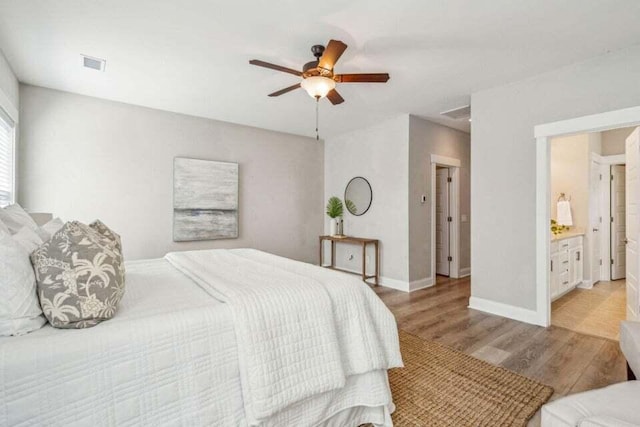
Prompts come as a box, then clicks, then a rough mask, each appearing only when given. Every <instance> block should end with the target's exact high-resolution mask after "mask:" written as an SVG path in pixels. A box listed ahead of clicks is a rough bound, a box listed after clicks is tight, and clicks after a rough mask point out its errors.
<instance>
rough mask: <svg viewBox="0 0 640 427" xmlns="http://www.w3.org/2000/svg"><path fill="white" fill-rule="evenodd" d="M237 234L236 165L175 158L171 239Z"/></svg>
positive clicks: (183, 240)
mask: <svg viewBox="0 0 640 427" xmlns="http://www.w3.org/2000/svg"><path fill="white" fill-rule="evenodd" d="M237 237H238V164H237V163H228V162H217V161H212V160H199V159H188V158H185V157H176V158H175V159H174V161H173V240H174V241H175V242H188V241H195V240H214V239H235V238H237Z"/></svg>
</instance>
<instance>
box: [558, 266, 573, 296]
mask: <svg viewBox="0 0 640 427" xmlns="http://www.w3.org/2000/svg"><path fill="white" fill-rule="evenodd" d="M558 282H559V286H560V291H561V292H564V291H565V290H566V289H568V288H569V287H570V286H571V282H569V272H568V271H563V272H562V273H560V274H559V275H558Z"/></svg>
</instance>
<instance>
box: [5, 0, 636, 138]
mask: <svg viewBox="0 0 640 427" xmlns="http://www.w3.org/2000/svg"><path fill="white" fill-rule="evenodd" d="M638 17H640V1H638V0H616V1H612V0H609V1H604V0H563V1H558V0H491V1H478V0H447V1H443V0H416V1H388V0H384V1H380V0H351V1H344V0H341V1H337V0H322V1H317V2H305V1H300V0H295V1H294V0H284V1H283V0H271V1H258V0H254V1H248V0H228V1H211V0H188V1H184V0H182V1H178V0H173V1H168V0H103V1H98V0H0V48H1V49H2V50H3V52H4V53H5V56H6V57H7V59H8V60H9V62H10V64H11V65H12V67H13V69H14V70H15V72H16V74H17V76H18V78H19V79H20V81H22V82H25V83H29V84H33V85H39V86H45V87H50V88H55V89H60V90H64V91H69V92H75V93H80V94H85V95H90V96H96V97H100V98H106V99H112V100H117V101H122V102H127V103H131V104H137V105H143V106H148V107H153V108H158V109H162V110H168V111H176V112H180V113H185V114H191V115H195V116H201V117H209V118H214V119H218V120H224V121H229V122H234V123H241V124H246V125H251V126H258V127H261V128H267V129H273V130H279V131H284V132H290V133H295V134H301V135H309V136H313V135H314V129H315V106H314V101H313V99H311V98H310V97H308V95H306V93H305V92H303V91H302V90H298V91H295V92H292V93H289V94H286V95H283V96H281V97H279V98H268V97H267V94H268V93H270V92H272V91H275V90H277V89H280V88H283V87H286V86H289V85H291V84H294V83H295V82H296V81H297V80H296V77H295V76H292V75H289V74H284V73H278V72H275V71H271V70H268V69H264V68H259V67H255V66H251V65H249V64H248V61H249V60H250V59H253V58H256V59H262V60H265V61H269V62H274V63H277V64H281V65H285V66H288V67H292V68H297V69H300V68H301V67H302V64H303V63H305V62H307V61H310V60H312V59H313V57H312V55H311V52H310V47H311V45H313V44H318V43H319V44H326V42H327V41H328V40H329V39H330V38H335V39H338V40H342V41H344V42H345V43H347V44H348V45H349V49H347V51H346V53H345V54H344V55H343V56H342V58H341V60H340V61H339V63H338V66H337V67H336V71H337V72H342V73H351V72H388V73H390V74H391V80H390V81H389V82H388V83H387V84H350V85H349V84H342V85H339V87H338V89H339V91H340V93H341V94H342V96H343V97H344V98H345V100H346V101H345V102H344V103H343V104H341V105H338V106H331V105H330V104H329V103H328V101H327V100H323V101H322V102H321V110H320V114H321V118H320V120H321V121H320V126H321V136H324V137H327V136H331V135H335V134H339V133H343V132H346V131H349V130H352V129H356V128H360V127H364V126H367V125H369V124H372V123H374V122H376V121H378V120H381V119H384V118H386V117H391V116H395V115H398V114H402V113H411V114H415V115H418V116H422V117H426V118H430V119H433V120H436V121H439V122H441V123H444V124H447V125H449V126H452V127H457V128H459V129H463V130H468V129H469V123H468V122H466V121H461V122H460V121H458V122H456V121H452V120H449V119H446V118H442V117H440V116H439V113H440V112H441V111H445V110H449V109H451V108H454V107H458V106H461V105H465V104H466V103H468V102H469V95H470V94H471V93H473V92H475V91H478V90H480V89H483V88H488V87H492V86H497V85H501V84H504V83H507V82H511V81H517V80H520V79H523V78H526V77H528V76H533V75H536V74H539V73H541V72H544V71H547V70H552V69H555V68H558V67H561V66H564V65H568V64H571V63H574V62H577V61H582V60H585V59H587V58H590V57H593V56H597V55H601V54H604V53H606V52H608V51H612V50H617V49H620V48H624V47H627V46H630V45H633V44H636V43H640V25H638ZM81 53H84V54H87V55H91V56H96V57H100V58H105V59H106V60H107V67H106V72H104V73H101V72H97V71H93V70H87V69H83V68H81V66H80V54H81Z"/></svg>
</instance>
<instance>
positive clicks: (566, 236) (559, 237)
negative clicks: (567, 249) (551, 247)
mask: <svg viewBox="0 0 640 427" xmlns="http://www.w3.org/2000/svg"><path fill="white" fill-rule="evenodd" d="M576 236H584V230H579V229H578V230H568V231H564V232H562V233H560V234H556V235H554V234H552V235H551V241H552V242H557V241H559V240H564V239H569V238H571V237H576Z"/></svg>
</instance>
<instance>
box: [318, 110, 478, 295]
mask: <svg viewBox="0 0 640 427" xmlns="http://www.w3.org/2000/svg"><path fill="white" fill-rule="evenodd" d="M431 154H439V155H443V156H448V157H455V158H458V159H460V160H461V162H462V167H461V185H460V188H461V213H463V214H466V215H468V214H469V209H470V201H469V179H470V178H469V177H470V169H469V166H470V149H469V134H467V133H464V132H460V131H458V130H455V129H451V128H448V127H446V126H442V125H439V124H436V123H433V122H430V121H427V120H423V119H420V118H418V117H413V116H409V115H403V116H399V117H397V118H394V119H391V120H387V121H384V122H382V123H378V124H377V125H376V126H372V127H369V128H366V129H361V130H358V131H354V132H350V133H348V134H346V135H342V136H339V137H335V138H329V139H328V140H327V141H326V143H325V200H326V199H328V198H329V197H331V196H338V197H340V198H341V199H342V198H343V197H344V189H345V186H346V184H347V183H348V182H349V180H350V179H351V178H353V177H354V176H364V177H365V178H367V179H368V180H369V182H370V183H371V186H372V189H373V204H372V205H371V209H370V210H369V212H367V213H366V214H364V215H363V216H359V217H355V216H353V215H351V214H349V213H346V214H345V232H346V233H347V234H350V235H355V236H359V237H371V238H377V239H380V242H381V255H380V258H381V271H380V274H381V275H382V276H383V277H382V284H384V285H387V286H391V287H396V288H399V289H404V290H409V289H410V286H411V285H410V283H411V282H414V281H420V280H422V279H428V278H432V277H433V275H432V274H431V271H430V270H431V258H430V257H431V253H430V252H431V249H430V248H431V247H430V233H431V228H430V227H431V208H430V206H431V205H430V203H426V204H424V205H423V204H421V203H420V196H421V195H422V194H427V196H429V195H430V193H431V182H430V179H431V176H430V161H431ZM325 218H326V217H325ZM325 222H326V223H328V220H325ZM326 227H327V229H328V225H326ZM461 247H462V248H461V249H462V260H461V266H462V268H467V269H468V268H469V267H470V260H469V255H470V230H469V223H468V222H467V223H464V224H461ZM325 253H326V254H327V255H328V251H325ZM360 253H361V251H360V249H359V248H357V247H348V246H342V245H340V246H338V250H337V251H336V254H337V256H336V263H337V265H338V266H339V267H342V268H347V269H351V270H358V269H359V268H360V265H361V262H362V261H361V260H362V258H361V256H360ZM351 255H353V258H352V259H350V257H351Z"/></svg>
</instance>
